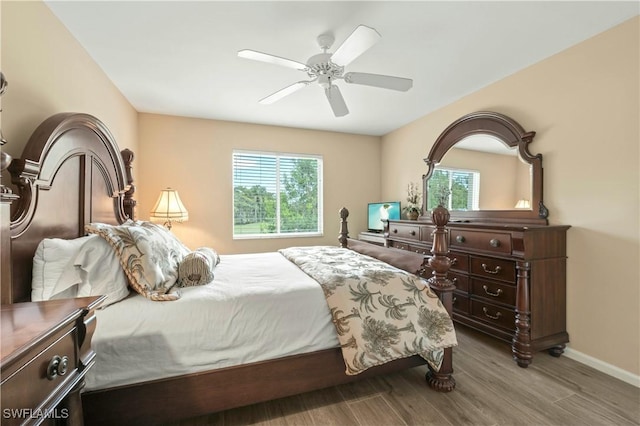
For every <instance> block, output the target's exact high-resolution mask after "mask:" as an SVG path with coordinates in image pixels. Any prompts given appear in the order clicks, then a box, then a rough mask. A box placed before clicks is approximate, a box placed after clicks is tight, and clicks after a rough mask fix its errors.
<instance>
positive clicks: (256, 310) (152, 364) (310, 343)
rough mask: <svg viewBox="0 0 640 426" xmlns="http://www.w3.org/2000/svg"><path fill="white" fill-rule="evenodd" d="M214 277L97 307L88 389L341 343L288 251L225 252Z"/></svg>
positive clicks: (316, 289)
mask: <svg viewBox="0 0 640 426" xmlns="http://www.w3.org/2000/svg"><path fill="white" fill-rule="evenodd" d="M214 273H215V278H214V280H213V282H211V283H210V284H207V285H204V286H198V287H189V288H183V289H181V292H182V298H180V299H179V300H176V301H171V302H156V301H151V300H149V299H146V298H145V297H143V296H141V295H139V294H132V295H131V296H129V297H128V298H127V299H125V300H122V301H120V302H118V303H115V304H113V305H111V306H109V307H107V308H105V309H102V310H99V311H98V312H97V319H98V321H97V326H96V331H95V333H94V335H93V339H92V345H93V347H94V349H95V351H96V353H97V360H96V364H95V366H94V367H93V368H92V369H90V370H89V372H88V373H87V376H86V389H87V390H95V389H101V388H107V387H112V386H118V385H124V384H130V383H136V382H142V381H147V380H153V379H159V378H164V377H169V376H176V375H182V374H187V373H194V372H198V371H206V370H212V369H215V368H221V367H229V366H232V365H240V364H246V363H250V362H256V361H262V360H267V359H274V358H278V357H282V356H288V355H294V354H300V353H306V352H312V351H317V350H322V349H328V348H332V347H338V346H339V343H338V338H337V335H336V331H335V327H334V325H333V323H332V322H331V316H330V314H329V309H328V307H327V303H326V301H325V299H324V296H323V293H322V288H321V287H320V285H319V284H318V283H317V282H316V281H314V280H313V279H312V278H310V277H309V276H308V275H307V274H305V273H304V272H302V271H301V270H300V269H299V268H298V267H297V266H295V265H294V264H293V263H291V262H290V261H288V260H287V259H285V258H284V257H283V256H282V255H281V254H280V253H257V254H238V255H226V256H221V261H220V264H219V265H218V266H217V267H216V269H215V271H214Z"/></svg>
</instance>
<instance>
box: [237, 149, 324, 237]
mask: <svg viewBox="0 0 640 426" xmlns="http://www.w3.org/2000/svg"><path fill="white" fill-rule="evenodd" d="M320 235H322V157H320V156H314V155H301V154H281V153H265V152H249V151H234V152H233V237H234V238H270V237H292V236H320Z"/></svg>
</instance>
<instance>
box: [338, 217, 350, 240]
mask: <svg viewBox="0 0 640 426" xmlns="http://www.w3.org/2000/svg"><path fill="white" fill-rule="evenodd" d="M348 217H349V210H347V208H346V207H343V208H341V209H340V233H339V234H338V242H339V243H340V247H342V248H347V245H348V239H349V230H348V229H347V218H348Z"/></svg>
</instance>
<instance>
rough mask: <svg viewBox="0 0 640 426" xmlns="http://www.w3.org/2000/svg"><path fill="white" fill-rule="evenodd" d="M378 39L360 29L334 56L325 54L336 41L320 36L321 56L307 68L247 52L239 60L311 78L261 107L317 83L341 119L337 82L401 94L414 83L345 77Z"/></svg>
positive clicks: (385, 77)
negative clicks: (293, 71)
mask: <svg viewBox="0 0 640 426" xmlns="http://www.w3.org/2000/svg"><path fill="white" fill-rule="evenodd" d="M380 38H381V36H380V34H379V33H378V32H377V31H376V30H375V29H373V28H370V27H367V26H365V25H359V26H358V27H357V28H356V29H355V30H354V31H353V32H352V33H351V35H349V37H347V39H346V40H345V41H344V42H343V43H342V44H341V45H340V47H338V49H336V51H335V52H333V53H327V50H329V49H330V48H331V46H332V45H333V42H334V41H335V40H334V37H333V35H331V34H322V35H320V36H318V39H317V40H318V44H319V45H320V48H321V49H322V50H323V53H319V54H317V55H314V56H312V57H311V58H309V59H308V60H307V63H306V64H304V63H302V62H297V61H293V60H291V59H285V58H281V57H279V56H275V55H270V54H268V53H262V52H257V51H255V50H249V49H244V50H240V51H238V56H239V57H241V58H246V59H253V60H255V61H262V62H268V63H270V64H275V65H281V66H285V67H288V68H293V69H297V70H300V71H302V72H305V73H307V75H308V76H309V77H310V78H311V80H305V81H298V82H296V83H293V84H291V85H289V86H287V87H285V88H283V89H280V90H278V91H277V92H275V93H273V94H271V95H269V96H267V97H266V98H263V99H261V100H260V101H259V102H260V103H261V104H272V103H274V102H276V101H278V100H280V99H282V98H284V97H285V96H287V95H290V94H292V93H294V92H296V91H298V90H300V89H302V88H303V87H306V86H308V85H309V84H311V83H314V82H317V83H318V84H319V85H320V87H322V88H323V89H324V93H325V95H326V96H327V99H328V101H329V105H331V109H332V110H333V113H334V115H335V116H336V117H342V116H345V115H347V114H348V113H349V109H348V108H347V104H346V103H345V101H344V98H343V97H342V94H341V93H340V89H339V88H338V86H336V85H335V84H334V83H335V81H336V80H344V81H345V82H346V83H350V84H363V85H366V86H374V87H381V88H384V89H391V90H399V91H401V92H406V91H407V90H409V89H410V88H411V86H413V80H411V79H409V78H402V77H393V76H389V75H381V74H369V73H362V72H348V73H346V74H345V73H344V67H345V66H347V65H348V64H350V63H351V62H352V61H353V60H354V59H356V58H357V57H358V56H360V55H361V54H363V53H364V52H365V51H367V50H368V49H369V48H370V47H372V46H373V45H374V44H376V43H377V42H378V41H379V40H380Z"/></svg>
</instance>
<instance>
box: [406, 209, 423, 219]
mask: <svg viewBox="0 0 640 426" xmlns="http://www.w3.org/2000/svg"><path fill="white" fill-rule="evenodd" d="M418 216H420V213H419V212H418V211H417V210H410V211H408V212H407V218H409V220H418Z"/></svg>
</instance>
